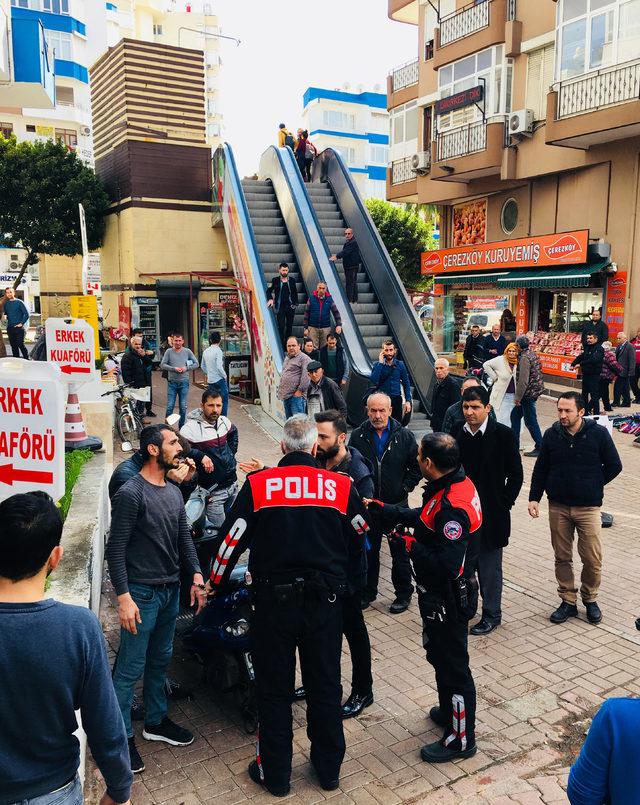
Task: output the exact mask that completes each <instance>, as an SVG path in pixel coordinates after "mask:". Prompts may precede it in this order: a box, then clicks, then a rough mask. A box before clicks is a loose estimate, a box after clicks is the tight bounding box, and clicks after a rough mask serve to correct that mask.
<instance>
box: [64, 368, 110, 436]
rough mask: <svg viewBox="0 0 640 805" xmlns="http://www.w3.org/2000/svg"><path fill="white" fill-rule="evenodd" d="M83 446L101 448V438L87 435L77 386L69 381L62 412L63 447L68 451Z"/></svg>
mask: <svg viewBox="0 0 640 805" xmlns="http://www.w3.org/2000/svg"><path fill="white" fill-rule="evenodd" d="M83 448H86V449H88V450H100V449H101V448H102V439H100V438H99V437H98V436H87V431H86V430H85V426H84V419H83V418H82V409H81V408H80V400H79V399H78V391H77V386H76V384H75V383H70V384H69V394H68V396H67V407H66V409H65V413H64V449H65V450H66V451H67V452H69V451H70V450H81V449H83Z"/></svg>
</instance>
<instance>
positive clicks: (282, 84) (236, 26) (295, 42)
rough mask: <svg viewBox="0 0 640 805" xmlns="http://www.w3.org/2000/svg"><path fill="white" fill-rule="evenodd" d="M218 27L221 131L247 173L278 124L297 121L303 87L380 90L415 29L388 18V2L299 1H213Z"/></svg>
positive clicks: (408, 49) (408, 52)
mask: <svg viewBox="0 0 640 805" xmlns="http://www.w3.org/2000/svg"><path fill="white" fill-rule="evenodd" d="M214 7H215V10H216V13H217V14H218V15H219V23H220V26H221V28H222V33H223V34H225V35H229V36H236V37H238V38H239V39H240V40H242V44H241V45H240V46H239V47H236V46H235V45H234V44H233V42H227V41H224V40H221V45H220V54H221V56H222V60H223V65H222V72H221V75H220V85H221V111H222V114H223V115H224V137H225V140H226V141H227V142H228V143H230V144H231V146H232V147H233V150H234V153H235V155H236V160H237V163H238V170H239V171H240V174H241V175H243V176H244V175H250V174H252V173H253V172H254V171H255V170H256V169H257V166H258V162H259V158H260V155H261V154H262V152H263V151H264V150H265V148H267V146H269V145H271V144H273V143H275V142H276V134H277V128H278V123H286V124H287V126H288V127H289V128H290V129H293V130H294V131H295V129H296V128H297V127H298V124H299V120H300V115H301V114H302V96H303V94H304V91H305V89H306V88H307V87H309V86H319V87H326V88H329V89H336V88H338V87H342V85H343V84H344V83H345V82H348V83H350V84H351V87H352V89H353V90H355V88H356V87H357V86H358V84H363V85H364V89H369V90H372V89H373V87H374V86H375V85H376V84H379V85H380V91H381V92H386V78H387V73H388V72H389V70H390V69H391V68H392V67H395V66H397V65H399V64H402V63H403V62H405V61H409V60H410V59H411V57H412V56H413V54H414V53H416V51H417V41H416V37H417V30H416V28H415V27H413V26H412V25H404V24H402V23H399V22H392V21H391V20H390V19H389V18H388V17H387V0H321V2H310V1H309V0H307V2H304V3H298V2H295V0H289V1H288V2H280V3H278V2H267V0H215V2H214Z"/></svg>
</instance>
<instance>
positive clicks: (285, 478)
mask: <svg viewBox="0 0 640 805" xmlns="http://www.w3.org/2000/svg"><path fill="white" fill-rule="evenodd" d="M367 530H368V525H367V522H366V518H365V511H364V508H363V506H362V503H361V501H360V498H359V497H358V494H357V492H356V491H355V488H354V487H353V482H352V481H351V479H350V478H349V477H348V476H347V475H342V474H340V473H335V472H330V471H328V470H323V469H320V468H319V467H317V466H316V462H315V459H314V458H313V457H312V456H311V455H309V454H308V453H302V452H296V453H289V454H288V455H286V456H284V458H283V459H282V460H281V461H280V463H279V465H278V466H277V467H272V468H269V469H264V470H259V471H258V472H254V473H251V474H250V475H249V476H247V480H246V481H245V483H244V485H243V486H242V489H241V490H240V492H239V494H238V497H237V498H236V500H235V503H234V504H233V506H232V507H231V510H230V511H229V514H228V515H227V518H226V520H225V522H224V524H223V526H222V529H221V531H222V533H225V534H226V536H225V538H224V540H223V542H222V544H221V545H220V548H219V550H218V553H217V556H216V557H215V560H214V562H213V567H212V571H211V583H212V584H213V585H214V586H219V585H221V584H223V583H224V581H225V580H226V577H227V576H228V574H229V573H230V572H231V569H232V568H233V566H234V565H235V563H236V562H237V560H238V558H239V557H240V555H241V554H242V552H243V551H245V550H246V549H247V548H250V554H249V570H250V572H251V575H252V577H254V578H255V579H261V580H265V579H268V580H272V581H277V582H289V581H293V580H294V579H295V578H296V577H298V576H300V575H305V576H306V575H309V574H311V575H313V574H319V575H321V576H322V577H323V578H326V579H330V580H333V581H335V583H336V584H338V585H339V584H346V582H347V580H348V577H349V574H350V572H351V569H352V568H359V566H360V564H361V561H360V560H361V557H362V552H363V551H364V539H365V533H366V531H367Z"/></svg>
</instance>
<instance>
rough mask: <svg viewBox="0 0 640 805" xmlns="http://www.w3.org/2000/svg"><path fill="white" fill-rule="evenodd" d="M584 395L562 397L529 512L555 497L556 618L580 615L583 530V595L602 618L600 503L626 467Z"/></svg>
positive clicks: (590, 616) (590, 612)
mask: <svg viewBox="0 0 640 805" xmlns="http://www.w3.org/2000/svg"><path fill="white" fill-rule="evenodd" d="M584 412H585V403H584V399H583V398H582V395H580V394H578V392H576V391H568V392H566V393H565V394H563V395H562V396H561V397H560V399H559V400H558V421H557V422H556V423H554V424H553V425H552V426H551V427H550V428H549V429H548V430H547V431H546V432H545V434H544V436H543V438H542V447H541V448H540V455H539V456H538V458H537V460H536V465H535V467H534V469H533V476H532V478H531V491H530V492H529V514H530V515H531V516H532V517H538V516H539V514H540V505H539V504H540V499H541V498H542V495H543V494H544V493H545V492H546V493H547V497H548V498H549V525H550V527H551V544H552V546H553V552H554V554H555V566H556V579H557V581H558V594H559V596H560V598H561V600H562V603H561V604H560V606H559V607H558V609H556V610H555V612H553V613H552V615H551V617H550V620H551V622H552V623H564V622H565V621H566V620H568V618H571V617H574V618H575V617H577V615H578V607H577V600H578V588H577V587H576V583H575V579H574V574H573V538H574V531H576V532H577V533H578V554H579V555H580V558H581V559H582V574H581V578H580V581H581V585H580V597H581V598H582V602H583V603H584V605H585V608H586V611H587V620H588V621H589V622H590V623H600V621H601V620H602V612H601V611H600V607H599V606H598V604H597V598H598V590H599V589H600V577H601V570H602V544H601V542H600V529H601V524H600V507H601V506H602V499H603V497H604V487H605V484H608V483H609V481H612V480H613V479H614V478H615V477H616V475H619V474H620V472H621V471H622V463H621V461H620V456H619V455H618V451H617V450H616V447H615V445H614V443H613V439H612V438H611V436H610V435H609V432H608V431H607V430H606V428H603V427H602V426H600V425H598V424H597V423H596V422H595V421H594V420H592V419H585V418H584Z"/></svg>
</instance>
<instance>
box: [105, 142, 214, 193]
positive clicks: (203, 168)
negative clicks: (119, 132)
mask: <svg viewBox="0 0 640 805" xmlns="http://www.w3.org/2000/svg"><path fill="white" fill-rule="evenodd" d="M96 173H97V174H98V176H100V178H101V179H102V180H103V181H104V182H105V184H106V185H107V192H108V193H109V198H110V200H111V201H112V202H120V201H122V200H123V199H127V198H131V197H137V198H150V199H152V198H157V199H180V200H184V201H203V202H207V201H210V200H211V160H210V153H209V149H208V148H200V147H197V146H189V145H173V144H170V143H158V142H155V143H154V142H141V141H138V140H128V141H126V142H124V143H121V144H120V145H118V146H116V147H115V148H113V149H111V150H110V151H109V153H107V154H106V155H105V156H102V157H100V158H98V159H96Z"/></svg>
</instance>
